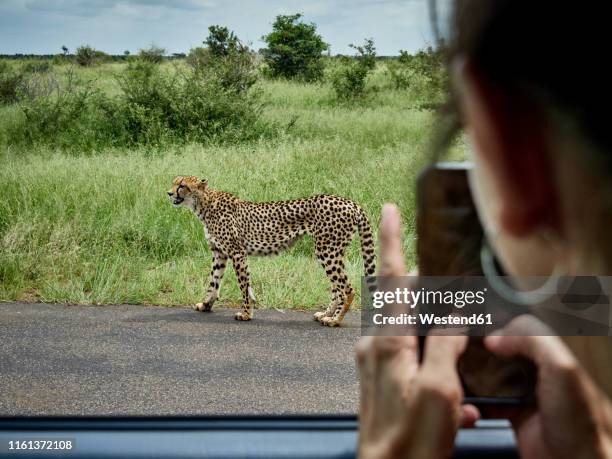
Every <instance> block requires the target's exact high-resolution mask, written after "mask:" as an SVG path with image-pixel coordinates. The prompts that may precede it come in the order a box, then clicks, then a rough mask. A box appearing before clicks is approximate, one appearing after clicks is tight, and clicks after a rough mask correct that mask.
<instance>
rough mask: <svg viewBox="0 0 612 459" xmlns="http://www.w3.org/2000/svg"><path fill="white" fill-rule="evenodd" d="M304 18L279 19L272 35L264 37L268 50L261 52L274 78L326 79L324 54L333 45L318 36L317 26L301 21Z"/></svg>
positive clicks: (287, 16)
mask: <svg viewBox="0 0 612 459" xmlns="http://www.w3.org/2000/svg"><path fill="white" fill-rule="evenodd" d="M301 17H302V15H301V14H293V15H286V16H284V15H279V16H277V17H276V20H275V21H274V23H273V24H272V32H271V33H269V34H268V35H264V36H263V37H262V40H263V41H265V42H266V43H267V45H268V47H267V48H266V49H263V50H262V51H261V52H262V54H263V56H264V59H265V62H266V64H267V65H268V68H269V72H270V75H271V76H272V77H284V78H297V79H302V80H305V81H315V80H318V79H320V78H321V76H322V75H323V63H322V61H321V57H322V56H321V53H323V51H326V50H327V49H329V45H328V44H327V43H325V42H324V41H323V39H322V38H321V36H320V35H319V34H317V26H316V25H315V24H313V23H311V24H306V23H304V22H302V21H300V18H301Z"/></svg>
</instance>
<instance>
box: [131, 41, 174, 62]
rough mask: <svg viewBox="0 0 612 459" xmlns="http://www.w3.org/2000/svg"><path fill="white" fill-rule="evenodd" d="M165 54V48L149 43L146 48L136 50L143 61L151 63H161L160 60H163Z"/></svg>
mask: <svg viewBox="0 0 612 459" xmlns="http://www.w3.org/2000/svg"><path fill="white" fill-rule="evenodd" d="M165 54H166V50H165V49H164V48H160V47H159V46H156V45H154V44H151V45H150V46H149V47H148V48H145V49H141V50H140V51H139V52H138V57H139V58H140V59H142V60H143V61H147V62H151V63H153V64H161V62H162V61H163V60H164V55H165ZM128 55H129V54H128Z"/></svg>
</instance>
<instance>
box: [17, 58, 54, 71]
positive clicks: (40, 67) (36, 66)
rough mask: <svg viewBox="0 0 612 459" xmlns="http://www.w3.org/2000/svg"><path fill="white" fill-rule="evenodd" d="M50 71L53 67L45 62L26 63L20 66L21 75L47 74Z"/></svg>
mask: <svg viewBox="0 0 612 459" xmlns="http://www.w3.org/2000/svg"><path fill="white" fill-rule="evenodd" d="M52 69H53V65H51V62H49V61H47V60H36V61H26V62H24V63H23V64H22V65H21V71H22V72H23V73H48V72H49V71H51V70H52Z"/></svg>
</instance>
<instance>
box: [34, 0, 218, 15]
mask: <svg viewBox="0 0 612 459" xmlns="http://www.w3.org/2000/svg"><path fill="white" fill-rule="evenodd" d="M211 5H212V4H211V2H208V1H206V0H173V1H168V0H123V1H121V0H55V1H48V0H26V2H25V7H26V8H27V9H28V10H30V11H33V12H45V13H54V14H59V15H66V16H85V17H92V16H98V15H101V14H104V13H106V12H109V11H112V10H113V9H115V8H116V7H120V6H125V7H134V6H140V7H145V8H164V9H175V10H186V11H198V10H203V9H206V8H209V7H210V6H211Z"/></svg>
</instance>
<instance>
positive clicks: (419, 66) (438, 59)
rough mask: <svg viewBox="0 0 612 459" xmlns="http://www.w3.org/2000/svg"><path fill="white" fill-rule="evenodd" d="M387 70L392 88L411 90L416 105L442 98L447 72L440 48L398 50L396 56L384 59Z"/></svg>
mask: <svg viewBox="0 0 612 459" xmlns="http://www.w3.org/2000/svg"><path fill="white" fill-rule="evenodd" d="M387 72H388V73H389V76H390V77H391V81H392V84H393V86H394V87H395V89H398V90H410V91H412V92H413V96H414V99H415V100H417V101H418V102H417V104H416V105H417V106H427V105H436V104H440V103H442V102H443V101H444V98H445V93H446V91H447V88H448V74H447V71H446V65H445V62H444V52H443V50H442V49H433V48H427V49H426V50H424V51H419V52H417V53H416V54H414V55H411V54H409V53H408V52H406V51H402V50H400V56H399V58H398V59H397V60H393V61H390V62H388V63H387Z"/></svg>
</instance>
